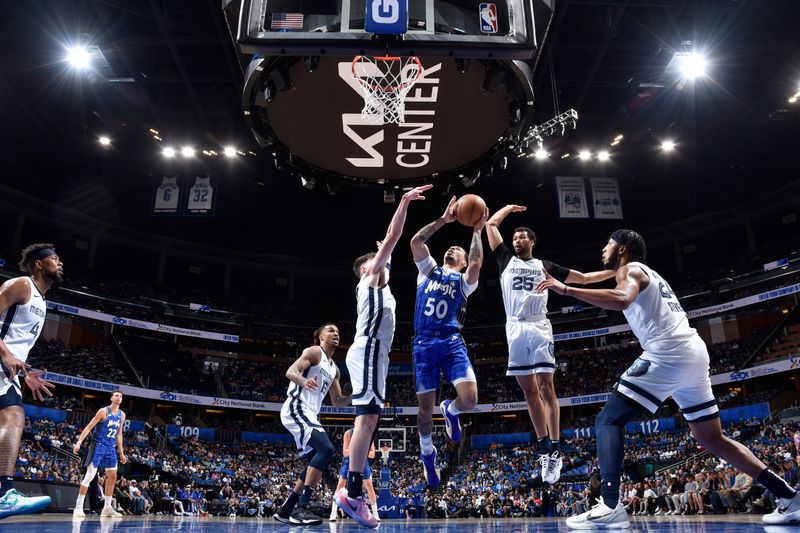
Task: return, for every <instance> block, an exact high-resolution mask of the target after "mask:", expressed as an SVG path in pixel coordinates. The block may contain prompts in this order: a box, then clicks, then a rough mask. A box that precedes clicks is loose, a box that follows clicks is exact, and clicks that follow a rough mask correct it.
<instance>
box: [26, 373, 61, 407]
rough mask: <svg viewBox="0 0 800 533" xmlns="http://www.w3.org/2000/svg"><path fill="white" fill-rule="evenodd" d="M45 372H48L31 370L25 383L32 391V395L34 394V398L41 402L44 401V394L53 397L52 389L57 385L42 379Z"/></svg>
mask: <svg viewBox="0 0 800 533" xmlns="http://www.w3.org/2000/svg"><path fill="white" fill-rule="evenodd" d="M45 372H46V370H31V371H30V372H28V374H27V375H26V376H25V383H26V384H27V385H28V387H29V388H30V389H31V394H33V397H34V398H35V399H37V400H39V401H40V402H41V401H42V400H44V396H42V392H44V393H45V394H47V395H48V396H50V397H52V396H53V393H52V392H50V389H52V388H54V387H55V385H53V384H52V383H50V382H49V381H46V380H45V379H44V378H42V375H44V373H45Z"/></svg>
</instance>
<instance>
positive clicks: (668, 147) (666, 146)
mask: <svg viewBox="0 0 800 533" xmlns="http://www.w3.org/2000/svg"><path fill="white" fill-rule="evenodd" d="M674 149H675V141H672V140H666V141H663V142H662V143H661V150H662V151H664V152H671V151H673V150H674Z"/></svg>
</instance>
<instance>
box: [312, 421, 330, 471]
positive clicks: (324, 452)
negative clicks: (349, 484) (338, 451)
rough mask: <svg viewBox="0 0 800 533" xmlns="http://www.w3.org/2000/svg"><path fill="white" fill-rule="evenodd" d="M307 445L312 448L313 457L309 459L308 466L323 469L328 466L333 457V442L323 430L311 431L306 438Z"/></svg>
mask: <svg viewBox="0 0 800 533" xmlns="http://www.w3.org/2000/svg"><path fill="white" fill-rule="evenodd" d="M308 445H309V446H311V448H313V450H314V457H312V458H311V461H309V463H308V464H309V466H313V467H314V468H316V469H317V470H321V471H324V470H325V469H326V468H328V465H329V464H330V462H331V458H332V457H333V444H331V440H330V439H329V438H328V435H327V434H326V433H325V432H324V431H316V430H315V431H313V432H311V437H310V438H309V439H308Z"/></svg>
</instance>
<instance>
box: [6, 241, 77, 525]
mask: <svg viewBox="0 0 800 533" xmlns="http://www.w3.org/2000/svg"><path fill="white" fill-rule="evenodd" d="M19 268H20V270H22V271H23V272H26V273H28V274H29V275H28V276H21V277H18V278H12V279H10V280H8V281H6V282H5V283H3V285H2V286H0V363H2V369H3V373H2V376H0V518H6V517H7V516H13V515H17V514H24V513H33V512H36V511H39V510H41V509H44V508H45V507H47V506H48V505H50V497H49V496H38V497H35V498H29V497H26V496H23V495H22V494H20V493H19V492H17V491H16V490H14V488H13V485H12V476H13V475H14V466H15V465H16V463H17V455H18V454H19V446H20V443H21V441H22V430H23V428H24V426H25V411H23V410H22V385H21V384H20V380H19V376H22V377H23V379H24V380H25V384H26V385H28V388H30V389H31V393H32V394H33V397H34V398H36V399H37V400H40V401H41V400H42V398H43V396H42V393H45V394H47V395H48V396H52V395H53V393H51V392H50V390H49V389H50V388H52V387H53V384H52V383H49V382H47V381H45V380H44V379H42V374H43V373H44V371H43V370H35V371H30V372H29V371H28V369H29V368H30V365H29V364H27V363H26V362H25V361H26V360H27V359H28V352H29V351H30V349H31V348H32V347H33V345H34V344H35V343H36V339H38V338H39V335H40V334H41V332H42V328H43V327H44V317H45V313H46V311H47V304H46V302H45V299H44V295H45V293H46V292H47V291H48V290H49V289H50V287H51V286H52V285H53V283H57V282H59V281H61V280H62V279H63V276H64V264H63V263H62V262H61V260H60V259H59V258H58V255H57V254H56V251H55V248H54V247H53V245H52V244H50V243H38V244H32V245H30V246H28V247H27V248H25V249H24V250H23V251H22V258H21V260H20V262H19Z"/></svg>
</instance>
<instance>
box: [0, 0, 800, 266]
mask: <svg viewBox="0 0 800 533" xmlns="http://www.w3.org/2000/svg"><path fill="white" fill-rule="evenodd" d="M798 15H800V4H797V3H796V2H788V1H777V0H769V1H767V0H739V1H734V0H702V1H700V0H697V1H690V0H652V1H651V0H596V1H595V0H557V1H556V2H555V17H554V19H553V23H552V26H551V29H550V34H549V37H548V40H547V42H546V43H545V45H544V49H543V53H542V58H543V61H541V62H540V66H539V69H538V70H537V72H536V73H535V76H534V87H535V94H536V98H537V104H536V120H537V122H544V121H546V120H548V119H549V118H551V117H552V116H553V115H554V113H555V112H556V111H557V110H558V111H564V110H566V109H569V108H574V109H576V110H577V111H578V112H579V114H580V120H579V123H578V127H577V129H576V130H575V131H573V132H569V133H568V134H567V135H566V136H565V137H564V138H554V139H548V140H547V141H546V143H545V148H546V149H547V151H549V152H550V157H549V158H548V159H546V160H544V161H537V160H535V159H533V158H529V157H524V158H518V159H516V160H512V161H510V163H509V165H508V168H507V170H506V171H504V172H501V173H496V174H495V176H493V177H492V178H486V177H482V178H481V179H480V180H479V181H478V182H477V183H476V184H475V186H474V187H472V188H470V189H469V192H475V193H477V194H480V195H482V196H484V197H485V198H486V199H487V201H488V202H489V205H490V207H492V208H498V207H500V206H501V205H503V204H505V203H512V202H513V203H524V204H527V205H529V207H530V208H531V209H530V211H529V215H527V219H525V220H520V222H526V223H528V224H529V225H532V226H534V227H535V228H537V229H538V230H539V232H540V238H541V239H543V242H544V243H548V241H549V245H550V246H551V247H554V248H563V247H564V246H566V244H567V243H569V242H575V243H578V244H586V243H587V242H595V241H597V240H598V239H602V238H603V237H604V236H605V235H607V234H608V231H609V230H610V229H611V227H612V226H613V225H616V224H609V223H608V222H604V223H603V222H598V221H592V220H588V221H580V222H575V221H572V222H563V221H562V222H558V218H557V205H556V196H555V185H554V177H555V176H558V175H563V176H586V177H589V176H613V177H617V178H619V180H620V187H621V190H622V200H623V208H624V212H625V217H626V218H625V221H624V224H625V225H627V226H631V227H635V228H638V229H642V230H644V231H647V230H652V229H653V228H656V227H658V226H659V225H662V224H666V223H670V222H675V221H678V220H681V219H684V218H687V217H691V216H694V215H697V214H700V213H704V212H713V211H716V210H719V209H722V208H726V207H730V206H734V205H736V204H738V203H740V202H743V201H745V200H750V199H752V198H755V197H758V196H760V195H762V194H763V193H765V192H767V191H770V190H774V189H776V188H778V187H780V186H781V185H783V184H785V183H787V182H789V181H791V180H794V179H797V178H798V175H797V167H798V165H797V159H796V152H797V144H798V139H799V138H800V135H798V134H799V133H800V127H799V126H800V112H799V111H798V109H800V102H798V103H795V104H792V103H789V102H788V99H789V98H790V97H791V96H792V95H793V94H794V93H796V92H797V91H798V90H800V33H798V32H797V28H796V24H795V22H796V21H797V20H798ZM0 35H2V41H3V46H2V48H0V94H1V95H2V98H1V99H0V120H1V121H2V128H3V132H4V135H3V141H2V154H3V161H4V163H5V168H4V169H3V179H2V181H3V183H5V184H6V185H9V186H11V187H14V188H16V189H19V190H21V191H24V192H26V193H30V194H32V195H34V196H36V197H38V198H41V199H42V200H43V201H47V202H52V203H54V204H57V205H59V206H64V207H69V208H73V209H76V210H78V211H81V212H83V213H87V214H89V215H91V216H93V217H95V218H97V219H99V220H100V221H103V222H106V223H110V224H117V225H121V226H124V227H126V228H130V229H135V230H137V231H143V232H150V233H157V234H159V235H160V236H164V235H167V236H173V237H177V238H181V239H186V240H189V241H195V242H201V243H204V244H211V245H214V246H221V247H229V248H233V249H238V250H241V249H247V250H252V251H260V252H273V253H282V254H287V255H299V256H302V257H311V256H315V255H323V256H327V257H332V258H338V257H350V256H352V255H353V254H354V253H356V252H358V251H360V250H361V249H363V248H365V247H368V246H369V245H370V244H371V242H372V241H374V239H375V238H376V237H378V236H379V235H375V233H378V234H380V232H381V231H383V227H384V223H385V222H386V221H388V218H389V216H390V213H391V211H392V210H393V208H394V206H392V205H388V204H384V203H383V194H382V191H379V190H375V189H363V188H341V189H339V190H338V191H333V192H335V194H334V195H331V194H330V191H328V190H327V189H326V188H325V187H318V188H317V189H315V190H313V191H307V190H305V189H303V188H302V187H301V184H300V179H299V178H298V176H296V175H291V174H290V173H289V172H287V171H285V170H284V171H281V170H277V169H276V168H275V166H274V165H273V161H272V159H271V158H270V157H267V156H266V155H265V154H264V153H262V152H261V151H260V150H259V148H258V146H257V144H256V143H255V142H254V140H253V136H252V135H251V133H250V131H249V129H248V127H247V126H246V124H245V121H244V120H243V117H242V108H241V95H242V82H243V75H242V68H241V62H240V57H239V56H238V54H237V51H236V49H235V47H234V44H233V41H232V38H231V35H230V33H229V30H228V28H227V26H226V24H225V20H224V17H223V14H222V9H221V5H220V2H219V1H215V0H169V1H166V0H147V1H136V2H132V1H122V0H118V1H114V0H100V1H97V0H81V1H71V2H63V1H59V0H50V1H30V2H16V3H12V4H8V5H7V6H6V9H5V10H4V16H3V19H2V21H0ZM74 44H85V45H89V46H90V47H95V48H92V49H91V50H92V53H93V54H95V57H96V59H97V61H94V62H93V69H90V70H89V71H84V72H77V71H75V70H74V69H72V68H70V66H69V64H68V63H67V62H65V61H64V57H65V48H66V47H68V46H71V45H74ZM689 49H691V50H698V51H703V52H704V53H705V54H706V55H707V57H708V62H709V68H708V75H707V76H706V77H704V78H702V79H699V80H698V81H697V82H695V83H694V84H691V83H684V82H680V81H679V80H677V79H676V78H675V76H674V74H670V72H669V70H670V68H669V67H670V62H671V60H672V59H673V57H674V54H675V52H681V51H686V50H689ZM153 131H155V132H158V133H157V135H158V136H159V137H160V138H161V139H162V140H161V141H159V140H157V139H155V138H154V135H155V134H154V133H153ZM100 135H107V136H108V137H109V138H110V139H111V145H110V146H109V147H103V146H101V145H100V144H99V143H98V142H97V139H98V137H99V136H100ZM618 135H623V138H622V140H621V141H620V142H619V144H617V145H616V146H613V147H611V146H610V143H611V142H612V141H613V139H614V138H615V137H617V136H618ZM664 139H674V140H675V142H676V144H677V149H676V150H675V152H674V153H672V154H669V155H667V154H663V153H662V152H661V151H660V149H659V146H660V143H661V142H662V141H663V140H664ZM164 143H172V144H174V145H175V146H182V145H185V144H190V145H193V146H194V147H196V148H197V149H198V150H202V149H204V148H208V149H214V150H216V151H221V148H222V147H224V146H226V145H234V146H236V147H237V149H238V150H239V151H240V152H241V153H242V154H244V155H237V156H236V157H234V158H224V157H222V156H221V155H220V156H204V155H202V154H201V153H199V152H198V154H197V156H196V157H195V158H193V159H192V160H191V161H190V162H186V161H183V160H181V159H180V158H176V159H173V160H169V161H168V160H165V159H164V158H163V157H162V156H161V148H162V146H163V144H164ZM582 148H588V149H590V150H593V151H596V150H599V149H602V148H605V149H608V150H609V151H610V152H611V160H610V161H608V162H607V163H605V164H602V165H601V164H599V162H597V161H594V162H592V163H591V164H582V163H579V162H577V161H575V157H574V154H576V152H577V151H578V150H579V149H582ZM567 152H570V153H571V154H572V157H570V158H567V159H562V157H561V156H562V155H563V154H565V153H567ZM181 172H186V173H192V174H195V173H196V174H202V173H206V172H207V173H210V174H212V175H215V176H217V177H218V178H219V191H218V192H219V196H218V203H217V210H216V215H215V216H214V217H212V218H206V219H198V218H191V219H183V218H156V217H152V216H150V214H149V213H150V208H151V204H152V197H153V189H154V186H155V185H154V182H155V180H156V179H157V178H158V177H159V176H161V175H163V174H172V173H181ZM452 192H453V193H456V194H462V193H463V192H464V188H463V186H462V185H461V184H460V183H456V184H455V186H454V187H453V189H452ZM430 200H431V201H429V202H427V205H425V206H424V207H416V206H415V208H414V209H415V212H414V213H413V218H412V219H411V221H410V225H411V226H412V227H414V228H416V227H417V226H419V225H421V224H423V223H424V222H426V221H427V219H429V218H432V217H434V216H436V215H437V214H438V213H439V212H440V210H441V209H442V207H443V206H444V199H443V198H442V197H441V196H440V194H439V193H435V194H431V195H430ZM464 238H466V236H464Z"/></svg>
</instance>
